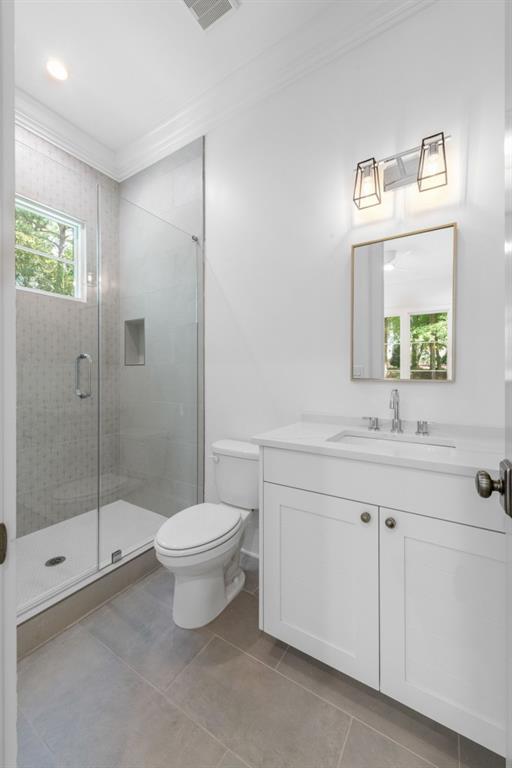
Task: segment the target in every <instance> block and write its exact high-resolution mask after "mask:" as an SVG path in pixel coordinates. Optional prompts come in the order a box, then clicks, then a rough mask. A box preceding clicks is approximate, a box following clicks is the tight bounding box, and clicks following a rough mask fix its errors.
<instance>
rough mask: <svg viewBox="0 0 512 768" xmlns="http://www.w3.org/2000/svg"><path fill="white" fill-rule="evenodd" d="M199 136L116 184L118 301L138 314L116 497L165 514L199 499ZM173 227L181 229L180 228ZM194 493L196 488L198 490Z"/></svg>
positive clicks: (126, 311)
mask: <svg viewBox="0 0 512 768" xmlns="http://www.w3.org/2000/svg"><path fill="white" fill-rule="evenodd" d="M202 152H203V147H202V140H200V141H197V142H194V143H193V144H191V145H189V146H188V147H186V148H184V149H183V150H181V151H180V152H177V153H175V154H174V155H172V156H170V157H168V158H166V159H165V160H162V161H161V162H159V163H156V164H155V165H153V166H151V167H150V168H148V169H146V170H145V171H143V172H141V173H139V174H137V175H135V176H133V177H132V178H131V179H129V180H128V181H126V182H123V183H122V184H121V207H120V233H121V236H120V244H121V247H120V303H121V326H124V322H125V320H137V319H141V318H144V320H145V337H146V350H145V351H146V360H145V365H143V366H126V365H123V364H122V365H121V381H120V385H121V403H120V420H121V438H120V473H121V474H126V475H128V476H129V477H130V478H132V481H133V483H134V485H135V487H134V488H133V490H131V492H130V493H128V494H123V498H125V499H126V500H127V501H131V502H133V503H135V504H138V505H140V506H141V507H145V508H146V509H151V510H152V511H154V512H158V513H159V514H162V515H165V516H170V515H172V514H174V513H175V512H177V511H179V510H180V509H183V508H184V507H186V506H189V505H190V504H195V503H196V502H197V499H198V487H197V478H198V461H197V454H198V442H197V431H198V424H197V413H198V408H197V398H198V393H197V374H198V369H197V339H198V335H197V334H198V324H197V315H196V299H197V296H196V292H197V261H196V256H197V252H196V245H195V244H194V242H193V241H192V237H191V234H189V233H193V234H195V235H198V236H199V237H201V236H202V219H203V181H202ZM182 230H185V232H183V231H182ZM199 494H201V490H199Z"/></svg>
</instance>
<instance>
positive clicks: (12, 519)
mask: <svg viewBox="0 0 512 768" xmlns="http://www.w3.org/2000/svg"><path fill="white" fill-rule="evenodd" d="M0 115H1V121H0V329H1V330H0V404H1V405H0V521H2V522H4V523H5V524H6V526H7V531H8V537H9V543H8V554H7V560H6V562H5V563H4V565H2V566H0V628H1V629H0V764H1V765H2V766H5V768H15V766H16V572H15V565H16V563H15V541H16V353H15V343H16V336H15V288H14V6H13V2H12V0H3V2H1V3H0Z"/></svg>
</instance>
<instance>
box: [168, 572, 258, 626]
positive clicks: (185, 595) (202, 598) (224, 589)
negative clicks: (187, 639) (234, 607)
mask: <svg viewBox="0 0 512 768" xmlns="http://www.w3.org/2000/svg"><path fill="white" fill-rule="evenodd" d="M175 576H176V581H175V585H174V603H173V619H174V623H175V624H176V625H177V626H178V627H182V629H198V628H199V627H204V626H205V625H206V624H209V623H210V622H211V621H213V620H214V619H215V618H216V617H217V616H218V615H219V613H222V611H223V610H224V608H226V606H227V605H229V603H230V602H231V601H232V600H234V598H235V597H236V596H237V595H238V594H239V593H240V592H241V591H242V589H243V586H244V584H245V573H244V572H243V571H242V569H241V568H240V567H238V568H237V573H236V575H235V577H234V578H233V579H232V580H231V581H230V582H229V584H227V585H226V583H225V571H224V568H217V569H216V571H215V572H213V573H212V572H209V573H208V574H201V575H199V574H198V575H197V576H195V577H194V576H190V575H187V576H186V577H185V578H183V577H182V576H181V575H180V574H179V573H175Z"/></svg>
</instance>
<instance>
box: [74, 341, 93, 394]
mask: <svg viewBox="0 0 512 768" xmlns="http://www.w3.org/2000/svg"><path fill="white" fill-rule="evenodd" d="M82 360H86V361H87V368H88V370H89V376H88V381H87V391H85V392H84V390H83V389H82V387H81V383H82V382H81V369H82V366H81V365H80V363H81V362H82ZM75 395H76V396H77V397H79V398H80V399H81V400H85V398H86V397H90V396H91V395H92V357H91V356H90V355H88V354H87V352H80V354H79V355H78V356H77V358H76V360H75Z"/></svg>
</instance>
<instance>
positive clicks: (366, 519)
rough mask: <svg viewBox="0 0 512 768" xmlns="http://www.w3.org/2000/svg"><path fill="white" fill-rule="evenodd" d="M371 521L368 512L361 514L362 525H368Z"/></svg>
mask: <svg viewBox="0 0 512 768" xmlns="http://www.w3.org/2000/svg"><path fill="white" fill-rule="evenodd" d="M371 519H372V516H371V515H370V513H369V512H361V520H362V521H363V523H369V522H370V520H371Z"/></svg>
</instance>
